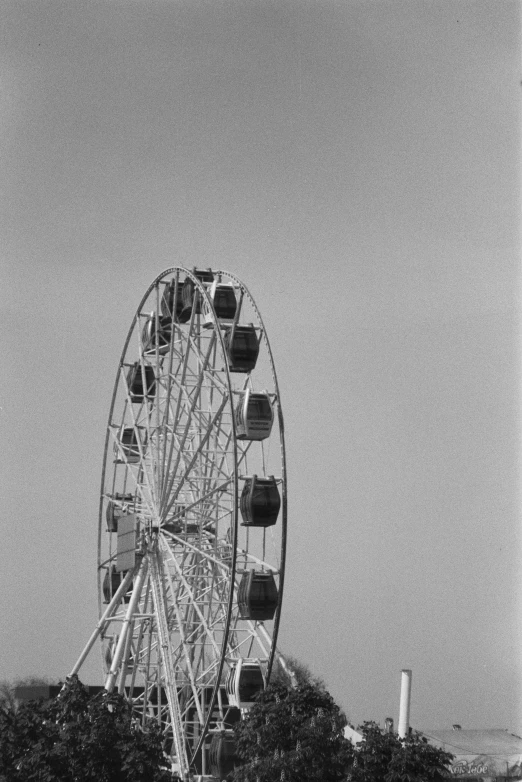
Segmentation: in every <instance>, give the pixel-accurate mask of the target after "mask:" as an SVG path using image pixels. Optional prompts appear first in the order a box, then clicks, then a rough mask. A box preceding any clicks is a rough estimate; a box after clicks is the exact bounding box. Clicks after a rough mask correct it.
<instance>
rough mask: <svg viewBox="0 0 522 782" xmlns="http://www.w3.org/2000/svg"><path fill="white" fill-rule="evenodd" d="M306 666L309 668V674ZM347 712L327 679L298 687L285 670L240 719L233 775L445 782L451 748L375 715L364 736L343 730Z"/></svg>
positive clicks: (261, 779)
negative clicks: (400, 730) (402, 731)
mask: <svg viewBox="0 0 522 782" xmlns="http://www.w3.org/2000/svg"><path fill="white" fill-rule="evenodd" d="M306 673H307V672H306V671H305V674H306ZM345 725H346V718H345V717H344V715H343V713H342V712H341V710H340V709H339V707H338V706H337V704H336V703H335V702H334V700H333V698H332V696H331V695H330V694H329V693H328V692H327V690H326V688H325V686H324V684H323V683H322V682H321V681H320V680H318V679H314V678H313V677H311V676H308V675H304V676H300V677H299V682H298V684H297V685H296V686H295V687H291V686H289V685H288V684H285V683H284V677H283V678H278V679H277V680H276V682H275V683H272V684H270V686H269V687H267V689H266V690H265V691H264V692H262V693H260V695H258V697H257V700H256V703H255V705H254V706H253V707H252V708H251V709H250V710H249V712H248V713H247V714H246V716H245V718H244V720H242V721H241V722H239V723H238V724H237V725H236V726H235V732H236V757H237V763H238V764H240V765H236V768H235V770H234V771H233V772H232V774H231V775H230V778H231V779H233V780H234V782H279V781H280V780H281V782H335V781H337V780H338V781H339V782H442V780H443V779H446V778H447V776H448V772H447V767H448V765H449V763H450V761H451V759H452V756H451V755H450V754H448V753H447V752H444V751H443V750H441V749H438V748H437V747H434V746H432V745H431V744H429V743H428V741H427V739H426V738H425V737H424V736H422V734H420V733H417V732H411V733H410V734H409V735H408V736H407V737H406V738H405V739H400V738H399V737H398V736H397V734H395V733H388V732H386V731H384V730H382V729H381V728H380V727H379V726H378V725H377V724H376V723H375V722H365V723H364V724H363V725H362V726H361V727H360V728H359V730H360V732H361V733H362V736H363V740H362V741H361V742H360V743H359V744H357V745H355V746H354V745H352V744H351V743H350V742H349V741H348V739H346V738H345V736H344V727H345Z"/></svg>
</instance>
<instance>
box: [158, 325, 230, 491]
mask: <svg viewBox="0 0 522 782" xmlns="http://www.w3.org/2000/svg"><path fill="white" fill-rule="evenodd" d="M214 338H215V335H214ZM209 357H210V350H208V351H207V356H206V359H205V362H204V364H203V367H202V370H201V372H200V375H199V378H198V383H197V385H196V390H195V392H194V394H193V395H192V398H191V403H190V408H189V410H188V411H187V422H186V424H185V429H184V432H183V435H182V437H181V441H180V448H181V450H182V449H183V447H184V445H185V441H186V439H187V437H188V435H189V432H190V426H191V423H192V414H193V411H194V409H195V407H196V405H197V403H198V400H199V396H200V393H201V387H202V384H203V379H204V369H205V366H206V364H207V362H208V358H209ZM226 398H227V397H226V396H225V397H224V402H223V407H224V404H225V402H226ZM179 415H180V409H179V405H178V407H177V409H176V417H175V418H174V420H173V431H176V430H177V426H178V422H179ZM173 450H174V439H173V438H172V439H171V443H170V449H169V456H168V459H167V464H166V474H167V475H169V473H171V478H170V480H169V479H167V481H166V486H165V487H164V490H163V492H162V495H161V499H160V505H161V506H163V503H164V501H165V497H166V496H168V495H169V494H170V492H171V491H172V485H173V483H174V480H175V478H176V472H177V468H178V465H179V460H180V453H181V450H178V454H177V456H176V459H175V462H174V466H173V468H172V470H171V469H170V465H171V462H172V456H173Z"/></svg>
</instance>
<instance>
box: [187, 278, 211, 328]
mask: <svg viewBox="0 0 522 782" xmlns="http://www.w3.org/2000/svg"><path fill="white" fill-rule="evenodd" d="M192 273H193V275H194V276H195V277H197V279H198V280H199V281H200V282H203V283H211V282H213V281H214V274H213V272H212V271H211V270H210V269H193V271H192ZM181 301H182V304H183V306H182V309H181V312H180V314H179V322H180V323H188V321H189V320H190V316H191V315H192V309H193V307H194V306H195V308H196V315H200V314H201V296H200V295H199V291H198V290H197V288H196V284H195V283H194V281H193V280H192V279H191V278H190V277H186V278H185V281H184V283H183V288H182V291H181Z"/></svg>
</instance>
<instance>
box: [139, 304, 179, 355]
mask: <svg viewBox="0 0 522 782" xmlns="http://www.w3.org/2000/svg"><path fill="white" fill-rule="evenodd" d="M171 338H172V318H171V317H170V315H167V316H165V315H160V316H159V318H158V323H157V325H156V313H155V312H151V314H150V315H149V317H148V318H147V320H146V322H145V326H144V327H143V332H142V335H141V339H142V343H143V352H144V353H145V354H154V353H156V348H157V350H158V353H159V354H160V355H164V354H165V353H167V351H168V349H169V346H170V340H171Z"/></svg>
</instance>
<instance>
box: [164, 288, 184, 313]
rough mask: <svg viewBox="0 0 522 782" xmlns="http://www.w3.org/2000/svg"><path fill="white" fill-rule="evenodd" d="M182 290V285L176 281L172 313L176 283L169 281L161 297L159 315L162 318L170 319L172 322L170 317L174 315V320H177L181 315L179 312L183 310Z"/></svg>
mask: <svg viewBox="0 0 522 782" xmlns="http://www.w3.org/2000/svg"><path fill="white" fill-rule="evenodd" d="M182 290H183V283H182V282H181V281H180V280H178V294H177V297H176V308H175V310H174V313H173V312H172V310H173V308H174V294H175V292H176V281H175V280H171V281H170V282H169V284H168V285H167V286H166V288H165V290H164V291H163V296H162V297H161V314H162V316H163V317H164V318H170V319H171V320H172V315H174V320H178V319H179V316H180V315H181V310H182V309H183V296H182Z"/></svg>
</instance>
